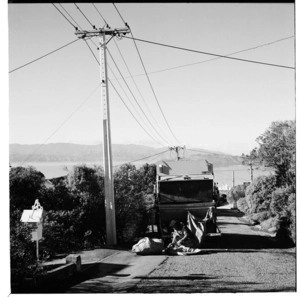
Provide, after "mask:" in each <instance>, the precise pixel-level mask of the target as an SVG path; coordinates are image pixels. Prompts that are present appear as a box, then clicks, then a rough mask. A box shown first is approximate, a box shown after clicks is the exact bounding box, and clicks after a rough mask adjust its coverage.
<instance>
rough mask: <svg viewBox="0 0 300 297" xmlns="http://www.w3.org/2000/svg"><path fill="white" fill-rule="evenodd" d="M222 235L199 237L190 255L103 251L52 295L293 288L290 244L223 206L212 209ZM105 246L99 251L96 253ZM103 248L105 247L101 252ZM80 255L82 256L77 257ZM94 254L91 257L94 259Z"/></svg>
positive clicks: (290, 289)
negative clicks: (200, 242)
mask: <svg viewBox="0 0 300 297" xmlns="http://www.w3.org/2000/svg"><path fill="white" fill-rule="evenodd" d="M218 224H219V227H220V229H221V231H222V236H220V237H215V238H210V239H207V240H206V241H205V244H204V246H203V248H202V252H201V253H200V254H198V255H193V256H165V255H156V256H138V255H136V254H134V253H131V252H130V251H129V250H123V251H116V252H113V253H112V252H111V251H109V253H110V254H109V255H108V254H107V255H108V256H107V257H106V255H105V257H104V256H103V255H102V256H103V257H102V256H101V257H102V258H103V260H100V261H99V260H97V259H99V257H100V256H99V255H98V254H97V253H90V252H89V253H88V254H87V255H86V256H87V257H88V258H87V259H89V260H90V261H93V263H86V264H85V265H87V266H88V265H92V268H91V269H88V270H86V271H87V272H86V273H82V274H81V275H80V276H79V277H77V279H74V280H72V282H71V283H65V284H64V285H63V286H62V287H60V288H56V289H54V290H53V292H57V293H59V292H60V293H62V292H63V293H71V294H72V293H210V292H214V293H219V292H220V293H229V292H230V293H237V292H295V291H296V253H295V251H296V250H295V248H291V247H288V246H287V245H286V244H282V243H279V242H278V240H277V239H276V238H275V237H272V236H271V234H268V233H265V232H262V231H260V230H258V229H256V228H255V227H253V226H250V225H249V224H248V223H247V222H246V221H245V220H243V219H242V215H241V214H240V213H239V212H238V211H235V210H231V209H230V208H229V207H228V206H223V207H220V208H219V209H218ZM100 252H101V253H103V252H105V250H104V251H103V250H99V251H98V253H100ZM106 252H107V251H106ZM83 257H84V255H83ZM94 258H95V259H94Z"/></svg>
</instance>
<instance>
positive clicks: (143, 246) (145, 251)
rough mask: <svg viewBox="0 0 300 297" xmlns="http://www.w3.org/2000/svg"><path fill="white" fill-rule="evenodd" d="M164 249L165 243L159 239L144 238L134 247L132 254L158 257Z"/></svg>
mask: <svg viewBox="0 0 300 297" xmlns="http://www.w3.org/2000/svg"><path fill="white" fill-rule="evenodd" d="M163 249H164V242H163V240H162V239H158V238H149V237H144V238H142V239H141V240H140V241H139V242H138V243H137V244H135V245H134V246H133V247H132V250H131V251H132V252H133V253H136V254H138V255H157V254H161V253H162V251H163Z"/></svg>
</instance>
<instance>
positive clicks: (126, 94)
mask: <svg viewBox="0 0 300 297" xmlns="http://www.w3.org/2000/svg"><path fill="white" fill-rule="evenodd" d="M107 65H108V67H109V70H110V71H111V73H112V74H113V76H114V77H116V75H115V74H114V72H113V70H112V69H111V67H110V65H109V64H108V63H107ZM117 82H118V84H119V86H120V88H121V89H122V91H123V92H124V94H125V96H126V98H127V99H128V101H129V102H130V103H131V105H132V107H133V108H134V110H135V111H136V113H137V114H138V115H139V116H140V118H141V120H142V121H143V123H144V124H145V125H146V126H147V124H146V122H145V120H144V119H143V117H142V116H141V115H140V113H139V111H138V110H137V108H136V107H135V105H134V104H133V103H132V101H131V99H130V98H129V97H128V96H127V94H126V92H125V90H124V88H123V87H122V85H121V83H120V82H119V80H117ZM147 128H148V126H147ZM153 138H154V137H152V139H153ZM156 143H159V142H157V140H156ZM161 145H162V144H161Z"/></svg>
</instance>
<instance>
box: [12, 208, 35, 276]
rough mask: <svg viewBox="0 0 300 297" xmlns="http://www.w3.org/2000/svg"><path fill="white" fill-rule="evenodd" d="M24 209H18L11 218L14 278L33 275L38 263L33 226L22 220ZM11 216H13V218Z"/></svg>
mask: <svg viewBox="0 0 300 297" xmlns="http://www.w3.org/2000/svg"><path fill="white" fill-rule="evenodd" d="M21 215H22V211H20V210H16V211H14V213H13V216H12V217H13V218H16V217H18V218H19V219H18V220H15V219H14V220H12V219H11V220H10V265H11V277H12V279H13V280H16V279H18V278H21V277H24V276H28V275H32V274H33V273H34V270H33V269H34V267H33V266H35V265H34V264H35V263H36V260H37V259H36V245H35V242H32V241H31V232H32V227H31V226H30V224H24V223H22V222H20V218H21ZM12 217H11V218H12Z"/></svg>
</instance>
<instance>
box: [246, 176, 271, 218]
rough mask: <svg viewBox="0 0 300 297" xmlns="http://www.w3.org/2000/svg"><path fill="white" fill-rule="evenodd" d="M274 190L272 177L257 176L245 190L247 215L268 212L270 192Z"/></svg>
mask: <svg viewBox="0 0 300 297" xmlns="http://www.w3.org/2000/svg"><path fill="white" fill-rule="evenodd" d="M275 188H276V177H275V176H274V175H269V176H259V177H258V178H256V179H255V180H254V182H253V183H252V184H250V186H248V188H247V190H246V200H247V203H248V206H249V214H254V213H259V212H263V211H268V212H269V211H270V203H271V199H272V192H273V191H274V190H275Z"/></svg>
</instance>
